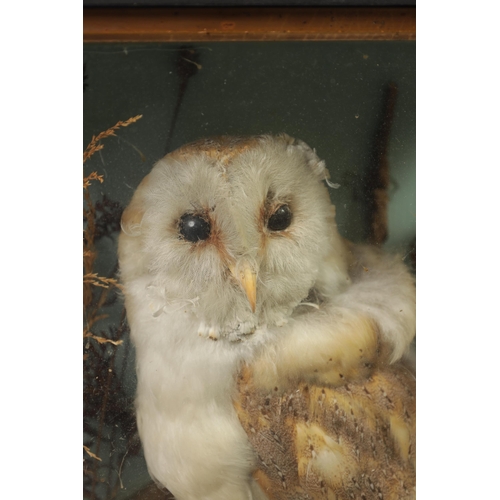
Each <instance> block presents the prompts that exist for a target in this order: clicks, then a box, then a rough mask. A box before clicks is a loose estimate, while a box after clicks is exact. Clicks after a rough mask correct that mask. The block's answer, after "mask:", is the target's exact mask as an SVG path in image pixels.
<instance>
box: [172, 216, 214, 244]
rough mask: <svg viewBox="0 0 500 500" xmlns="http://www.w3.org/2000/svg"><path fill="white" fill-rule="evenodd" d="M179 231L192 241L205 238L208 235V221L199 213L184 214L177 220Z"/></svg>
mask: <svg viewBox="0 0 500 500" xmlns="http://www.w3.org/2000/svg"><path fill="white" fill-rule="evenodd" d="M179 233H180V234H181V236H182V237H183V238H184V239H185V240H188V241H191V242H192V243H196V242H197V241H200V240H206V239H208V237H209V236H210V223H209V222H208V221H207V220H205V219H204V218H203V217H202V216H201V215H196V214H184V215H183V216H182V217H181V218H180V220H179Z"/></svg>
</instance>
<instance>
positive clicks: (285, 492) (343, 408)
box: [234, 365, 416, 500]
mask: <svg viewBox="0 0 500 500" xmlns="http://www.w3.org/2000/svg"><path fill="white" fill-rule="evenodd" d="M238 389H239V393H238V397H237V399H236V401H235V402H234V406H235V408H236V411H237V413H238V417H239V419H240V422H241V424H242V426H243V428H244V429H245V431H246V433H247V435H248V438H249V440H250V442H251V444H252V446H253V448H254V449H255V452H256V455H257V457H258V467H257V469H256V470H255V473H254V478H255V479H256V480H257V482H258V483H259V485H260V486H261V488H262V489H263V491H264V492H265V493H266V495H267V496H268V497H269V499H271V500H310V499H312V500H320V499H321V500H323V499H337V500H350V499H365V500H371V499H376V500H402V499H413V498H415V452H416V450H415V421H416V409H415V377H414V375H413V374H412V373H411V372H410V371H409V370H408V369H407V368H406V367H405V366H403V365H396V366H391V367H385V368H381V369H376V370H375V372H374V373H373V374H372V376H371V377H369V378H367V379H364V380H363V381H360V382H354V383H349V384H346V385H344V386H341V387H336V388H330V387H321V386H314V385H307V384H304V383H302V384H299V385H297V387H296V388H295V389H294V390H288V391H285V392H281V391H279V390H277V391H276V390H275V391H272V392H271V393H268V392H263V391H260V390H259V389H258V388H256V387H255V385H254V383H253V376H252V370H251V368H249V367H245V368H244V369H243V370H242V372H241V373H240V375H239V379H238Z"/></svg>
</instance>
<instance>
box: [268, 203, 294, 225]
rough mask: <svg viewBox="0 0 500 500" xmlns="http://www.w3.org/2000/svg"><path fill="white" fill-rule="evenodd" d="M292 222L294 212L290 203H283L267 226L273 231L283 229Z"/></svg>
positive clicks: (270, 218)
mask: <svg viewBox="0 0 500 500" xmlns="http://www.w3.org/2000/svg"><path fill="white" fill-rule="evenodd" d="M291 222H292V212H291V210H290V207H289V206H288V205H281V207H279V208H278V209H277V210H276V212H274V214H273V215H271V217H269V220H268V221H267V228H268V229H270V230H271V231H283V229H286V228H287V227H288V226H289V225H290V223H291Z"/></svg>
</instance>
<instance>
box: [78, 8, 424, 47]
mask: <svg viewBox="0 0 500 500" xmlns="http://www.w3.org/2000/svg"><path fill="white" fill-rule="evenodd" d="M415 14H416V9H415V8H414V7H387V8H386V7H359V8H354V7H351V8H349V7H347V8H346V7H333V8H330V7H315V8H313V7H296V8H270V7H268V8H258V7H253V8H252V7H240V8H214V7H205V8H172V7H163V8H114V9H113V8H108V9H105V8H104V9H100V8H87V9H83V40H84V42H201V41H206V42H212V41H273V40H276V41H286V40H289V41H290V40H302V41H306V40H307V41H315V40H415V38H416V15H415Z"/></svg>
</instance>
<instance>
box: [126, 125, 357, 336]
mask: <svg viewBox="0 0 500 500" xmlns="http://www.w3.org/2000/svg"><path fill="white" fill-rule="evenodd" d="M327 178H328V171H327V170H326V168H325V164H324V162H323V161H320V160H319V158H318V157H317V156H316V154H315V152H314V151H313V150H312V149H311V148H309V147H308V146H307V145H306V144H305V143H303V142H302V141H298V140H295V139H292V138H291V137H289V136H287V135H284V134H283V135H279V136H269V135H264V136H256V137H245V138H241V137H217V138H211V139H203V140H199V141H197V142H194V143H192V144H188V145H186V146H183V147H181V148H180V149H178V150H176V151H174V152H172V153H170V154H168V155H167V156H165V157H164V158H163V159H162V160H160V161H159V162H158V163H157V164H156V165H155V166H154V168H153V170H152V171H151V172H150V173H149V175H147V176H146V177H145V179H144V180H143V181H142V182H141V184H140V185H139V187H138V188H137V190H136V192H135V194H134V196H133V198H132V201H131V203H130V205H129V206H128V207H127V208H126V210H125V211H124V214H123V218H122V234H121V235H120V241H119V259H120V269H121V276H122V280H123V282H124V284H125V287H126V288H127V287H128V288H129V291H130V290H131V288H132V287H134V286H136V287H137V286H139V285H138V283H140V284H141V285H140V286H143V287H145V289H147V293H148V294H150V295H151V297H154V299H155V300H156V302H155V303H156V304H159V308H158V310H157V311H152V314H161V313H167V314H168V313H173V312H175V311H176V310H177V309H179V307H180V308H182V310H183V313H184V314H188V315H191V316H192V317H193V318H196V320H197V321H199V322H200V324H203V325H206V327H207V329H211V331H212V332H215V335H217V336H219V335H220V336H221V337H224V336H227V335H229V334H234V333H235V332H236V333H237V334H242V335H245V334H248V333H251V332H253V331H254V330H255V329H256V328H258V327H260V326H262V325H275V324H279V323H280V322H282V321H284V320H285V321H286V318H287V317H289V316H290V314H291V313H292V311H293V310H294V309H295V308H296V307H297V306H298V305H299V304H300V303H301V302H303V301H305V300H306V299H307V297H308V296H309V295H310V293H311V291H312V290H313V289H314V291H315V293H316V294H319V295H320V296H321V295H328V294H333V293H336V292H338V291H339V290H340V289H341V288H342V287H343V286H345V285H346V284H347V282H348V280H349V278H348V276H347V269H346V263H345V255H344V251H343V244H342V241H341V238H340V236H339V235H338V233H337V229H336V225H335V208H334V206H333V205H332V204H331V202H330V198H329V194H328V190H327V188H326V186H325V185H324V184H323V181H325V180H327Z"/></svg>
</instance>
